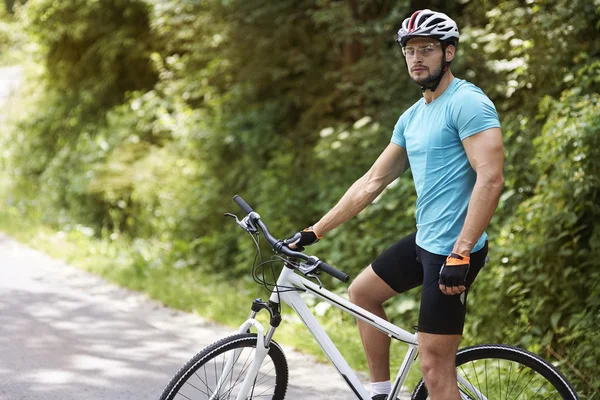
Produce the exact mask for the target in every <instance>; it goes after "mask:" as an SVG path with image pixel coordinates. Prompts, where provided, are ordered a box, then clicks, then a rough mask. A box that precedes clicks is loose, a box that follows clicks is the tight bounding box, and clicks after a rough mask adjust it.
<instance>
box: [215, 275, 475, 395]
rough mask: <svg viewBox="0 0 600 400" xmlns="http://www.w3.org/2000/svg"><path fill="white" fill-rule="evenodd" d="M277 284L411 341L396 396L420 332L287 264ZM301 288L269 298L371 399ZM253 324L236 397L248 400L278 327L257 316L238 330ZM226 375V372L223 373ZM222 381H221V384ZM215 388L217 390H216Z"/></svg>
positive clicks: (353, 387) (228, 365) (229, 364)
mask: <svg viewBox="0 0 600 400" xmlns="http://www.w3.org/2000/svg"><path fill="white" fill-rule="evenodd" d="M277 287H279V288H290V287H295V288H297V289H298V291H300V292H305V293H309V294H311V295H314V296H316V297H318V298H320V299H322V300H323V301H325V302H327V303H329V304H331V305H332V306H334V307H336V308H339V309H340V310H342V311H344V312H347V313H349V314H350V315H352V316H354V317H355V318H357V319H360V320H361V321H363V322H365V323H367V324H369V325H371V326H372V327H374V328H376V329H378V330H380V331H381V332H383V333H385V334H386V335H388V336H389V337H391V338H393V339H396V340H400V341H401V342H404V343H406V344H408V351H407V353H406V356H405V357H404V361H403V362H402V365H401V366H400V370H399V371H398V375H397V376H396V379H395V381H394V384H393V385H392V391H391V393H390V395H389V396H388V398H389V399H396V398H397V396H398V395H399V394H400V390H401V388H402V385H403V384H404V381H405V379H406V377H407V375H408V371H409V370H410V368H411V367H412V365H413V363H414V362H415V360H416V358H417V355H418V347H417V346H418V343H417V334H416V333H414V334H411V333H409V332H407V331H405V330H404V329H402V328H399V327H397V326H395V325H393V324H391V323H390V322H388V321H386V320H384V319H382V318H380V317H378V316H376V315H375V314H372V313H370V312H368V311H366V310H364V309H362V308H360V307H358V306H357V305H355V304H352V303H351V302H349V301H348V300H346V299H343V298H342V297H340V296H338V295H336V294H334V293H332V292H330V291H328V290H327V289H324V288H322V287H320V286H319V285H317V284H315V283H313V282H311V281H310V280H308V279H306V278H303V277H302V276H300V275H298V274H296V273H295V272H294V270H293V269H291V268H287V267H284V268H283V270H282V271H281V274H280V275H279V278H278V280H277ZM298 291H294V290H289V289H282V291H280V292H279V293H278V292H277V291H275V290H274V291H273V292H272V294H271V297H270V301H271V302H274V303H280V302H284V303H286V304H288V305H289V306H290V307H291V308H292V309H293V310H294V311H295V312H296V313H297V314H298V316H299V317H300V319H301V320H302V322H303V323H304V325H306V327H307V328H308V330H309V331H310V333H312V335H313V336H314V338H315V340H316V341H317V343H318V344H319V346H321V348H322V349H323V351H324V352H325V354H326V355H327V357H328V358H329V360H330V361H331V362H332V363H333V365H334V366H335V368H336V369H337V371H338V373H339V374H340V375H341V376H342V377H343V378H344V380H345V381H346V384H347V385H348V386H349V387H350V389H351V390H352V391H353V392H354V394H355V395H356V397H357V398H358V399H361V400H370V399H371V396H370V394H369V392H368V391H367V390H366V389H365V387H364V386H363V384H362V383H361V382H360V380H359V379H358V377H357V376H356V374H355V373H354V371H353V370H352V368H350V366H349V365H348V363H347V362H346V360H345V359H344V357H343V356H342V355H341V354H340V352H339V350H338V349H337V348H336V346H335V345H334V344H333V342H332V341H331V339H330V338H329V336H328V335H327V333H325V331H324V330H323V328H322V327H321V326H320V325H319V323H318V322H317V320H316V319H315V317H314V316H313V314H312V313H311V312H310V310H309V308H308V306H307V305H306V303H305V302H304V300H303V299H302V297H300V294H299V293H298ZM251 327H254V328H256V330H257V331H258V335H257V336H258V339H257V343H256V353H255V356H254V360H253V363H252V365H251V367H250V368H249V370H248V373H247V375H246V377H245V379H244V382H243V384H242V386H241V389H240V392H239V394H238V396H237V400H245V399H246V398H247V395H248V391H249V390H250V388H251V387H252V384H253V382H254V380H255V379H256V376H257V374H258V370H259V368H260V366H261V364H262V362H263V360H264V357H265V356H266V354H267V353H268V347H267V346H268V344H269V343H270V342H271V337H272V335H273V333H274V331H275V328H273V327H271V328H270V329H269V331H268V332H267V334H266V335H265V334H264V328H263V326H262V325H261V324H260V323H259V322H258V321H257V320H255V319H254V318H249V319H248V320H247V321H246V322H244V323H243V324H242V325H241V327H240V329H239V333H245V332H248V330H249V329H250V328H251ZM236 358H237V355H235V353H234V356H233V357H232V358H230V359H229V360H227V363H226V366H225V368H224V371H229V369H230V368H231V367H232V365H233V364H234V362H235V361H236V360H235V359H236ZM224 375H225V376H227V373H226V374H224ZM458 381H459V382H460V383H461V384H463V385H464V386H465V387H466V388H467V389H469V390H471V392H472V393H475V394H476V395H477V396H478V397H477V398H478V399H481V400H487V398H486V397H485V396H483V394H481V392H479V391H478V390H477V389H476V388H475V387H473V386H472V385H471V384H470V383H469V382H468V381H467V380H466V379H464V378H463V377H461V376H460V374H459V376H458ZM220 386H221V384H219V385H218V387H220ZM215 392H218V390H216V391H215ZM461 397H462V398H463V399H470V397H468V396H467V395H466V394H464V393H463V392H462V391H461Z"/></svg>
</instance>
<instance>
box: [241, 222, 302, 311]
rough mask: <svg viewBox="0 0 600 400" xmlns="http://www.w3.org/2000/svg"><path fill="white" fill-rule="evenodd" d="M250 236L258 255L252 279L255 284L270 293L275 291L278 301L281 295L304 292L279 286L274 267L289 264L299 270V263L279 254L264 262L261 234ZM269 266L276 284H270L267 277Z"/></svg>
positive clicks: (253, 263)
mask: <svg viewBox="0 0 600 400" xmlns="http://www.w3.org/2000/svg"><path fill="white" fill-rule="evenodd" d="M248 234H249V235H250V236H251V237H252V241H253V242H254V244H255V246H256V253H255V255H254V261H253V262H252V279H253V280H254V282H256V283H258V284H259V285H261V286H263V287H264V288H265V289H266V290H268V291H270V292H273V291H275V293H277V297H278V300H279V294H280V293H285V292H292V291H294V292H298V291H303V290H302V289H299V288H296V287H294V286H280V285H278V284H277V277H276V276H275V268H274V267H275V265H276V264H278V263H283V264H285V263H288V264H291V265H293V266H294V267H295V268H297V267H298V263H296V262H294V261H291V260H289V259H286V258H284V257H282V256H280V255H277V254H274V255H273V256H271V258H269V259H268V260H266V261H263V258H262V251H261V250H260V232H257V233H255V234H252V233H250V232H248ZM257 259H258V260H259V263H258V264H257V263H256V261H257ZM267 266H269V267H270V269H271V276H272V278H273V282H274V283H271V282H269V281H268V280H267V278H266V276H265V268H266V267H267Z"/></svg>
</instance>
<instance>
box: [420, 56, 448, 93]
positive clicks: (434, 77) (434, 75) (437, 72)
mask: <svg viewBox="0 0 600 400" xmlns="http://www.w3.org/2000/svg"><path fill="white" fill-rule="evenodd" d="M445 65H446V62H445V60H444V57H442V59H441V60H440V64H439V65H438V67H437V68H436V69H434V70H433V71H431V70H430V71H429V74H428V75H427V76H424V77H422V78H412V79H413V81H415V83H417V84H419V85H421V86H424V87H427V86H429V84H430V83H434V82H436V81H438V80H440V79H441V77H442V75H443V72H442V71H443V70H444V67H445Z"/></svg>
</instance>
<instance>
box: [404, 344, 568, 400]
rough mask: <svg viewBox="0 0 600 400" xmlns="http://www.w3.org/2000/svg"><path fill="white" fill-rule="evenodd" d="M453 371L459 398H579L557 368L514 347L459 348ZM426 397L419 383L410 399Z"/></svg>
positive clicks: (511, 399) (422, 399)
mask: <svg viewBox="0 0 600 400" xmlns="http://www.w3.org/2000/svg"><path fill="white" fill-rule="evenodd" d="M456 372H457V375H459V383H458V388H459V390H460V393H461V398H462V399H470V400H484V399H487V400H492V399H507V400H521V399H523V400H525V399H540V400H542V399H544V400H545V399H548V400H550V399H563V400H577V399H578V397H577V394H576V393H575V390H573V388H572V387H571V385H570V384H569V383H568V382H567V380H566V379H565V377H564V376H562V374H561V373H560V372H558V370H557V369H556V368H554V367H553V366H552V365H551V364H549V363H548V362H547V361H545V360H544V359H542V358H540V357H538V356H536V355H535V354H533V353H530V352H528V351H526V350H522V349H519V348H516V347H510V346H503V345H481V346H472V347H466V348H464V349H461V350H459V351H458V353H457V355H456ZM427 398H428V394H427V388H426V387H425V385H424V384H423V380H421V381H420V382H419V384H418V385H417V388H416V389H415V391H414V393H413V395H412V397H411V399H415V400H425V399H427Z"/></svg>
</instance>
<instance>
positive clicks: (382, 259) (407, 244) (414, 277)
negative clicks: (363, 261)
mask: <svg viewBox="0 0 600 400" xmlns="http://www.w3.org/2000/svg"><path fill="white" fill-rule="evenodd" d="M416 235H417V233H416V232H414V233H411V234H410V235H408V236H406V237H404V238H403V239H401V240H400V241H398V242H397V243H394V244H393V245H392V246H390V247H389V248H388V249H387V250H385V251H384V252H383V253H381V254H380V255H379V256H378V257H377V258H376V259H375V260H374V261H373V263H372V264H371V266H372V268H373V272H374V273H375V274H377V276H378V277H379V278H381V280H382V281H383V282H385V283H386V284H387V285H388V286H389V287H390V288H392V289H393V290H394V291H395V292H397V293H403V292H406V291H407V290H409V289H412V288H415V287H417V286H419V285H421V284H422V283H423V266H422V265H421V263H420V261H419V260H418V258H417V245H416V242H415V240H416Z"/></svg>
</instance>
